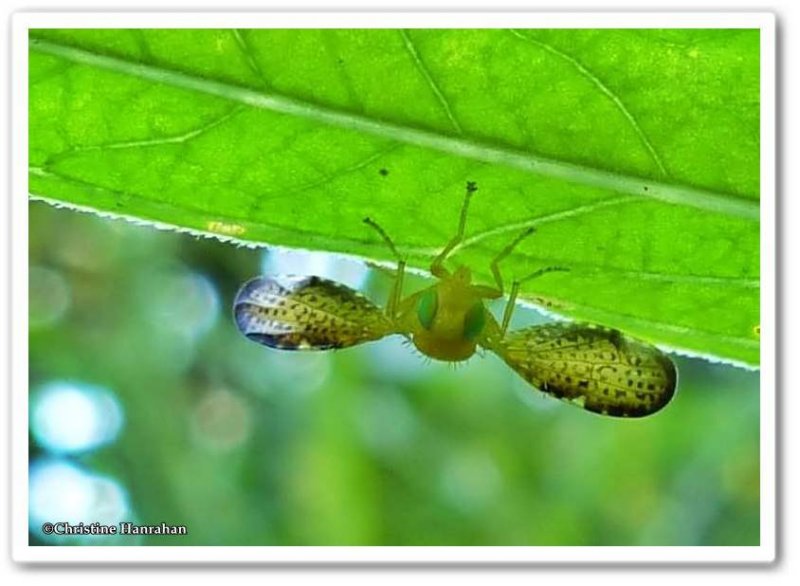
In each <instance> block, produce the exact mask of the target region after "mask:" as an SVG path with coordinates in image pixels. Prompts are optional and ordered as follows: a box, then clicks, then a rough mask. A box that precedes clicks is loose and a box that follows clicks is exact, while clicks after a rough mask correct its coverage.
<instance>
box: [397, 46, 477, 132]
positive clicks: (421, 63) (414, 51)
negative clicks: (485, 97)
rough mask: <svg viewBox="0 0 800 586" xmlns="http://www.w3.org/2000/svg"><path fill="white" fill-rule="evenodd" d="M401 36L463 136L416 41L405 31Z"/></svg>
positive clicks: (419, 68) (417, 66) (416, 65)
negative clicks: (418, 49)
mask: <svg viewBox="0 0 800 586" xmlns="http://www.w3.org/2000/svg"><path fill="white" fill-rule="evenodd" d="M400 36H402V37H403V43H404V44H405V47H406V51H408V53H409V55H411V59H412V60H413V61H414V66H415V67H416V68H417V71H419V72H420V74H421V75H422V77H423V78H425V81H426V82H427V84H428V87H430V89H431V91H432V92H433V94H434V95H435V96H436V99H437V100H438V101H439V104H440V105H441V107H442V109H443V110H444V112H445V114H446V115H447V118H448V120H450V124H452V125H453V128H455V130H456V132H458V134H463V133H464V131H463V130H462V128H461V125H460V124H459V123H458V120H456V117H455V115H454V114H453V110H452V108H450V104H449V103H448V102H447V98H446V97H445V95H444V94H443V93H442V90H441V88H439V86H438V84H437V83H436V81H435V80H434V79H433V74H431V72H430V70H429V69H428V66H427V65H425V62H424V61H423V60H422V57H420V55H419V51H417V48H416V46H415V45H414V41H412V40H411V37H410V36H409V34H408V32H407V31H405V30H400Z"/></svg>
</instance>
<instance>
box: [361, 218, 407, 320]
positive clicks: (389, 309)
mask: <svg viewBox="0 0 800 586" xmlns="http://www.w3.org/2000/svg"><path fill="white" fill-rule="evenodd" d="M364 223H365V224H367V225H368V226H371V227H372V228H374V229H375V230H377V232H378V234H380V235H381V238H383V241H384V242H386V244H387V245H388V246H389V249H390V250H391V251H392V254H394V256H395V257H396V258H397V274H396V275H395V278H394V284H393V285H392V291H391V293H390V294H389V301H388V303H387V304H386V315H388V316H389V317H391V318H392V319H394V317H395V315H396V313H397V305H398V303H399V302H400V296H401V295H402V294H403V277H404V276H405V270H406V261H405V259H404V258H403V257H402V256H400V253H399V252H397V248H396V247H395V245H394V242H392V239H391V238H389V235H388V234H387V233H386V230H384V229H383V228H381V227H380V226H379V225H378V223H377V222H375V221H374V220H372V219H370V218H364Z"/></svg>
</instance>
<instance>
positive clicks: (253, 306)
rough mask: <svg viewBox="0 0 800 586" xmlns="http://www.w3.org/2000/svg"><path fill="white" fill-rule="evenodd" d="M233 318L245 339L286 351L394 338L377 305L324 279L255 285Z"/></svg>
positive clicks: (273, 279)
mask: <svg viewBox="0 0 800 586" xmlns="http://www.w3.org/2000/svg"><path fill="white" fill-rule="evenodd" d="M233 312H234V317H235V319H236V325H237V327H238V328H239V331H241V332H242V333H243V334H244V335H245V336H247V337H248V338H249V339H251V340H253V341H255V342H258V343H260V344H264V345H265V346H269V347H271V348H280V349H282V350H327V349H330V348H346V347H348V346H353V345H355V344H360V343H361V342H367V341H369V340H377V339H379V338H382V337H383V336H385V335H387V334H390V333H392V324H391V322H390V320H389V319H388V318H387V317H386V316H385V315H384V314H383V313H382V312H381V310H380V309H378V307H376V306H375V305H374V304H373V303H372V302H371V301H369V300H368V299H367V298H365V297H364V296H362V295H360V294H358V293H357V292H355V291H353V290H352V289H350V288H348V287H345V286H344V285H341V284H339V283H335V282H333V281H329V280H327V279H322V278H319V277H294V276H262V277H257V278H255V279H252V280H250V281H248V282H247V283H245V284H244V285H243V286H242V288H241V289H240V290H239V292H238V293H237V294H236V299H235V300H234V302H233Z"/></svg>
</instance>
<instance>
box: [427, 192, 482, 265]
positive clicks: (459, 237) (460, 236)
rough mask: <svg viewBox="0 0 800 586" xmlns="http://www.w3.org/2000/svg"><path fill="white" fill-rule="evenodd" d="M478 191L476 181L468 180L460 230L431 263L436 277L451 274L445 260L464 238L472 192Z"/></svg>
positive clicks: (459, 225)
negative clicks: (445, 266)
mask: <svg viewBox="0 0 800 586" xmlns="http://www.w3.org/2000/svg"><path fill="white" fill-rule="evenodd" d="M476 191H478V185H477V184H476V183H475V182H474V181H467V193H466V194H465V195H464V203H463V204H462V206H461V219H460V220H459V222H458V232H456V235H455V236H453V237H452V238H451V239H450V242H448V243H447V246H445V247H444V250H442V252H440V253H439V255H438V256H437V257H436V258H435V259H433V262H432V263H431V274H432V275H433V276H434V277H439V278H442V277H446V276H447V275H448V274H449V273H448V272H447V269H446V268H444V261H445V259H446V258H447V256H448V255H449V254H450V253H451V252H452V251H453V249H454V248H455V247H456V246H458V245H459V244H460V243H461V241H462V240H463V239H464V229H465V228H466V226H467V211H468V210H469V200H470V199H471V198H472V194H473V193H475V192H476Z"/></svg>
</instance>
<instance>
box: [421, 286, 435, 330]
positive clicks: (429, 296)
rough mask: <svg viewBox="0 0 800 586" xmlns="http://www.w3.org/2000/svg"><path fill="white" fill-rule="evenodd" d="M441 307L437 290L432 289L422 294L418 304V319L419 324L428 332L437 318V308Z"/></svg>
mask: <svg viewBox="0 0 800 586" xmlns="http://www.w3.org/2000/svg"><path fill="white" fill-rule="evenodd" d="M438 306H439V296H438V295H437V294H436V289H430V290H428V291H425V293H423V294H422V297H420V298H419V302H418V303H417V317H418V318H419V323H421V324H422V327H423V328H425V329H426V330H430V329H431V326H432V325H433V319H434V318H435V317H436V308H437V307H438Z"/></svg>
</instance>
